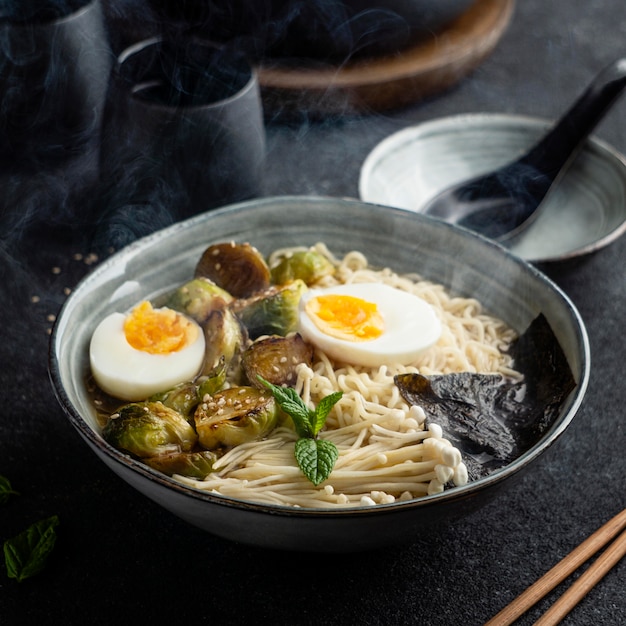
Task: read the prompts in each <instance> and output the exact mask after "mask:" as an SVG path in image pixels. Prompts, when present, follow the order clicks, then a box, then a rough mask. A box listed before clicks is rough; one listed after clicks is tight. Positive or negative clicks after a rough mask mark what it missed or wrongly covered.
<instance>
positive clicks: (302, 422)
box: [257, 375, 314, 437]
mask: <svg viewBox="0 0 626 626" xmlns="http://www.w3.org/2000/svg"><path fill="white" fill-rule="evenodd" d="M257 378H258V379H259V380H260V381H261V382H262V383H263V385H265V387H267V388H268V389H269V390H270V391H271V392H272V395H273V396H274V399H275V400H276V402H278V405H279V406H280V408H281V409H282V410H283V411H284V412H285V413H287V415H289V417H291V419H292V420H293V423H294V426H295V427H296V432H297V433H298V435H299V436H300V437H312V436H313V434H314V433H313V429H312V425H311V421H312V419H311V418H312V412H311V411H310V410H309V408H308V407H307V405H306V404H305V403H304V401H303V400H302V398H301V397H300V396H299V395H298V393H297V392H296V390H295V389H292V388H291V387H279V386H277V385H273V384H272V383H270V382H269V381H267V380H265V378H263V377H262V376H258V375H257Z"/></svg>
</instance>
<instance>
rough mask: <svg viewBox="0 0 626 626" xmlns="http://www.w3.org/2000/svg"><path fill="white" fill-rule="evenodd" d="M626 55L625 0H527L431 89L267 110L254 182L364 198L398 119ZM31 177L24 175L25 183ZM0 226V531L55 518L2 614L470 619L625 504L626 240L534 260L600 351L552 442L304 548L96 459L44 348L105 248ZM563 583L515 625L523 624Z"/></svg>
mask: <svg viewBox="0 0 626 626" xmlns="http://www.w3.org/2000/svg"><path fill="white" fill-rule="evenodd" d="M116 6H117V9H116V15H115V19H116V20H120V19H121V18H123V17H124V15H125V13H124V11H125V10H128V11H129V14H130V13H132V12H133V11H132V10H131V9H134V8H136V5H133V3H131V2H129V1H128V0H126V1H125V2H123V3H119V4H118V5H116ZM622 55H626V6H625V5H624V3H623V0H588V1H587V2H576V3H573V2H568V1H566V0H554V1H553V2H545V1H543V0H520V1H519V2H518V4H517V7H516V11H515V15H514V18H513V21H512V23H511V25H510V27H509V29H508V31H507V32H506V34H505V36H504V37H503V39H502V40H501V41H500V43H499V45H498V46H497V48H496V49H495V51H494V52H493V54H492V55H491V56H490V57H489V58H488V59H487V60H486V61H485V62H484V63H483V64H482V65H481V66H480V67H479V68H478V69H477V70H476V71H475V72H473V73H472V74H471V75H470V76H468V77H467V78H466V79H464V80H463V81H462V82H461V83H460V84H458V85H457V86H455V87H454V88H453V89H451V90H449V91H447V92H446V93H444V94H441V95H440V96H438V97H435V98H432V99H429V100H427V101H424V102H419V103H416V104H415V105H414V106H411V107H407V108H404V109H402V110H399V111H393V112H386V113H371V114H368V115H360V116H352V117H349V118H341V119H325V120H319V121H315V122H313V121H309V120H307V119H306V117H305V116H303V117H302V119H300V120H298V121H296V122H292V123H289V124H287V123H282V122H273V121H271V120H268V122H267V133H268V158H267V173H266V180H265V189H264V194H265V195H279V194H291V193H295V194H313V195H336V196H353V197H355V196H357V181H358V175H359V168H360V165H361V163H362V161H363V159H364V158H365V157H366V155H367V154H368V152H369V151H370V150H371V149H372V148H373V147H374V146H375V145H376V144H377V143H378V142H379V141H380V140H381V139H383V138H384V137H386V136H387V135H389V134H390V133H392V132H395V131H396V130H399V129H401V128H404V127H406V126H409V125H412V124H416V123H419V122H422V121H426V120H429V119H433V118H437V117H441V116H445V115H450V114H456V113H464V112H487V111H494V112H510V113H520V114H529V115H536V116H541V117H547V118H552V117H555V116H557V115H559V114H560V113H561V112H563V111H564V110H565V108H566V107H567V106H568V105H569V104H570V102H572V101H573V100H574V99H575V97H576V96H577V95H578V94H579V93H580V91H581V90H582V88H583V87H584V86H585V85H586V84H587V83H588V82H589V81H590V80H591V78H592V77H593V76H594V75H595V73H596V72H598V71H599V70H600V69H601V68H602V67H603V66H604V65H606V64H607V63H609V62H610V61H612V60H614V59H616V58H618V57H620V56H622ZM625 119H626V101H624V102H622V103H619V104H618V105H617V106H616V107H615V109H614V110H613V111H612V112H611V114H610V115H609V116H608V117H607V119H606V120H605V121H604V122H603V123H602V124H601V125H600V127H599V128H598V130H597V135H598V136H599V137H601V138H603V139H605V140H606V141H608V142H609V143H611V144H612V145H613V146H614V147H615V148H616V149H618V150H620V151H622V152H626V123H624V120H625ZM42 176H43V174H42ZM42 180H43V179H42V178H41V177H37V178H35V179H34V180H33V181H32V187H29V188H30V189H31V192H32V194H33V195H35V194H37V193H39V190H40V189H41V188H42V187H41V186H42V185H43V184H44V183H43V182H42ZM48 182H50V180H49V179H48ZM0 193H1V192H0ZM46 193H48V194H49V195H48V197H49V198H50V203H53V202H57V201H58V202H60V201H61V200H59V198H61V197H62V193H61V192H58V194H55V193H53V192H52V191H50V189H49V188H47V191H46V192H45V193H44V195H45V194H46ZM24 200H25V202H26V201H28V200H29V198H28V192H25V196H24ZM66 209H67V207H64V210H66ZM0 234H1V235H2V246H1V247H0V272H1V274H0V303H1V306H2V309H3V313H2V317H1V319H2V321H1V322H0V328H1V329H2V330H1V334H0V366H1V367H0V474H2V475H4V476H6V477H8V478H9V479H10V480H11V482H12V484H13V487H14V488H15V489H16V490H17V491H19V492H20V495H19V496H18V497H14V498H12V499H11V500H10V501H9V502H8V503H7V504H5V505H2V506H1V507H0V540H2V541H4V540H5V539H6V538H8V537H12V536H14V535H15V534H17V533H18V532H20V531H21V530H22V529H24V528H25V527H26V526H28V525H29V524H30V523H32V522H34V521H36V520H39V519H41V518H43V517H48V516H50V515H53V514H57V515H58V516H59V517H60V520H61V523H60V526H59V528H58V542H57V546H56V548H55V550H54V553H53V554H52V557H51V559H50V561H49V563H48V565H47V567H46V569H45V570H44V571H43V572H42V573H41V574H40V575H38V576H37V577H34V578H32V579H30V580H27V581H25V582H22V583H17V582H16V581H15V580H12V579H9V578H8V577H7V576H6V571H5V569H4V567H3V566H0V622H1V623H2V624H7V625H8V624H20V625H22V624H23V625H30V624H33V625H34V624H52V623H66V624H79V623H81V624H82V623H88V624H94V625H97V624H114V623H118V624H130V623H133V622H134V623H155V624H165V623H170V622H174V623H181V624H182V623H207V624H241V623H270V622H271V623H274V624H368V625H370V624H372V625H374V624H381V625H382V624H385V625H387V624H428V625H456V624H463V625H474V624H476V625H478V624H482V623H484V622H485V621H486V620H488V619H489V618H490V617H491V616H493V615H494V614H495V613H497V612H498V611H499V610H500V609H501V608H502V607H504V606H505V605H506V604H507V603H509V602H510V601H512V600H513V599H514V598H515V597H516V596H517V595H518V594H519V593H521V592H522V591H523V590H524V589H525V588H526V587H527V586H528V585H530V584H531V583H532V582H533V581H535V580H536V579H537V578H538V577H539V576H541V575H542V574H543V573H544V572H545V571H547V570H548V569H549V568H550V567H551V566H552V565H554V564H555V563H556V562H557V561H559V560H560V559H561V558H563V557H564V556H565V555H566V554H567V553H568V552H570V551H571V550H572V549H573V548H574V547H575V546H576V545H578V544H579V543H580V542H581V541H582V540H583V539H584V538H585V537H587V536H588V535H589V534H591V532H593V531H594V530H595V529H596V528H598V527H599V526H600V525H601V524H603V523H604V522H605V521H607V520H608V519H609V518H610V517H612V516H613V515H615V514H616V513H618V512H619V511H620V510H621V509H623V508H624V506H625V504H626V497H625V494H626V490H625V485H624V474H625V470H626V461H625V447H624V444H625V442H626V438H625V436H624V404H625V402H626V392H625V385H624V383H623V371H624V366H623V363H624V349H625V341H624V327H623V321H624V308H625V307H626V280H625V276H624V268H625V266H626V238H622V239H620V240H619V241H617V242H616V243H614V244H612V245H611V246H609V247H608V248H606V249H604V250H601V251H600V252H598V253H597V254H595V255H593V256H591V257H588V258H586V259H584V260H582V261H580V262H578V263H569V264H567V265H558V266H551V267H546V268H544V269H545V270H546V271H547V273H548V274H549V275H550V276H551V277H552V278H554V280H555V281H556V282H557V283H558V284H559V285H560V286H561V287H562V288H563V289H564V290H565V291H566V293H567V294H568V295H569V296H570V297H571V298H572V300H573V302H574V303H575V305H576V306H577V307H578V308H579V310H580V313H581V315H582V317H583V319H584V321H585V323H586V324H587V328H588V332H589V337H590V343H591V354H592V372H591V380H590V386H589V390H588V392H587V395H586V398H585V401H584V403H583V406H582V408H581V410H580V411H579V413H578V415H577V416H576V418H575V420H574V422H573V423H572V425H571V427H570V428H569V429H568V430H567V432H566V433H565V435H564V436H563V437H562V438H561V439H560V440H559V441H558V442H557V443H556V445H554V446H553V447H552V448H551V449H550V450H548V452H547V453H546V454H545V455H544V456H542V457H541V458H540V459H539V460H538V461H537V462H536V463H535V464H534V465H533V466H532V467H531V469H530V470H529V471H528V472H527V473H526V474H525V475H524V476H523V477H522V478H521V479H520V480H519V481H517V482H516V483H514V484H513V485H512V486H511V488H510V489H509V490H508V491H507V492H506V493H504V494H502V495H500V496H499V497H498V498H497V499H496V500H495V501H494V502H492V503H491V504H489V505H488V506H486V507H485V508H483V509H481V510H480V511H478V512H476V513H474V514H472V515H471V516H470V517H468V518H466V519H464V520H463V521H461V522H458V523H456V524H454V525H449V526H442V527H441V528H438V529H435V530H433V531H432V532H431V533H429V534H428V535H424V536H422V537H407V538H406V545H404V546H402V547H398V548H393V549H386V550H383V551H374V552H371V553H366V554H347V555H315V554H293V553H286V552H276V551H269V550H262V549H257V548H253V547H248V546H244V545H238V544H235V543H232V542H229V541H225V540H222V539H218V538H215V537H213V536H211V535H209V534H206V533H204V532H201V531H200V530H197V529H195V528H194V527H191V526H189V525H187V524H186V523H184V522H182V521H180V520H179V519H177V518H176V517H174V516H173V515H171V514H170V513H168V512H166V511H164V510H162V509H161V508H159V507H158V506H157V505H155V504H153V503H152V502H151V501H149V500H147V499H146V498H144V497H143V496H140V495H139V494H137V493H136V492H135V491H134V490H133V489H131V488H130V487H129V486H127V485H126V484H125V483H123V482H122V481H121V480H120V479H118V478H117V477H116V476H115V475H113V474H112V473H111V472H110V471H109V470H108V469H107V468H105V466H104V465H103V464H102V463H101V462H100V461H98V460H97V459H96V457H95V456H94V455H93V454H92V453H91V452H90V451H89V450H88V449H87V447H86V446H85V445H84V444H83V442H82V440H81V439H79V437H78V435H77V434H76V433H75V432H74V431H73V430H72V428H71V426H70V425H69V424H68V422H67V421H66V419H65V417H64V415H63V413H62V411H61V409H60V408H59V406H58V404H57V403H56V401H55V399H54V397H53V394H52V390H51V388H50V385H49V382H48V378H47V372H46V367H47V365H46V359H47V346H48V338H49V335H48V332H49V329H50V328H51V325H52V323H53V320H54V316H55V314H56V313H57V312H58V310H59V307H60V306H61V304H62V303H63V301H64V299H65V298H66V296H67V293H68V290H69V289H71V288H72V287H73V286H74V285H75V284H76V282H77V281H78V280H79V279H80V278H81V277H82V276H83V275H85V274H86V273H87V272H89V271H90V269H91V268H92V267H93V266H94V264H95V263H97V262H99V261H100V260H101V259H102V258H103V254H106V252H103V251H102V250H98V254H99V256H98V258H97V259H96V258H94V257H92V256H90V253H92V252H93V245H92V242H90V241H88V240H85V239H83V238H81V237H78V236H76V235H66V236H61V235H60V234H59V233H57V232H54V233H53V232H52V231H51V232H50V233H49V235H50V236H45V235H46V233H45V231H44V232H43V234H42V231H39V232H27V231H22V230H19V231H17V230H11V229H10V228H8V229H7V228H4V229H3V231H2V233H0ZM625 578H626V563H624V562H622V563H620V565H618V566H617V567H616V568H614V569H613V570H612V571H611V572H610V573H609V574H608V575H607V577H606V578H605V579H604V580H603V581H602V582H601V583H600V584H599V585H598V586H597V587H596V588H594V589H593V590H592V591H591V592H590V593H589V594H588V596H587V597H586V598H584V599H583V601H582V602H581V603H580V604H579V605H578V606H577V607H576V608H574V610H573V611H572V612H571V613H570V615H569V616H568V617H567V618H566V619H565V622H564V623H566V624H570V625H575V626H579V625H580V626H583V625H584V626H587V625H589V624H595V625H603V624H609V625H613V624H621V623H625V622H626V596H625V594H624V583H625ZM570 582H571V581H570ZM565 586H566V585H563V586H562V587H561V588H559V591H562V589H563V588H564V587H565ZM555 597H556V596H555V594H553V595H551V596H549V597H548V598H546V599H545V600H544V601H542V602H540V603H539V604H538V605H537V606H536V607H535V608H534V609H532V610H531V611H530V612H529V613H528V614H527V615H526V616H524V617H523V618H522V619H521V620H520V621H519V623H520V624H531V623H533V622H534V621H535V620H536V619H537V618H538V616H539V615H540V614H541V613H542V612H543V611H545V610H546V608H547V607H548V606H549V605H550V604H551V603H552V602H553V601H554V599H555Z"/></svg>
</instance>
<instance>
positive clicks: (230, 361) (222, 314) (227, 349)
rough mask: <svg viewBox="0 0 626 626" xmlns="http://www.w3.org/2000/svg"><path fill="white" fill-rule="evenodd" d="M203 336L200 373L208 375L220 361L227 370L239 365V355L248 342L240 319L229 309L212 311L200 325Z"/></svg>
mask: <svg viewBox="0 0 626 626" xmlns="http://www.w3.org/2000/svg"><path fill="white" fill-rule="evenodd" d="M202 326H203V328H204V337H205V359H204V367H203V369H202V374H207V375H210V374H211V373H212V372H214V371H215V368H216V367H217V366H218V364H219V363H220V361H223V362H224V364H225V366H226V369H227V370H229V369H230V370H231V371H233V370H235V369H236V368H237V367H238V366H239V357H240V355H241V352H242V351H243V350H244V349H245V347H246V344H247V342H248V334H247V332H246V329H245V327H244V326H243V324H242V323H241V320H240V319H239V318H238V317H237V316H236V315H235V314H234V313H233V312H232V311H231V310H230V309H224V310H220V311H213V313H211V315H209V317H208V319H207V320H206V322H205V323H204V324H203V325H202Z"/></svg>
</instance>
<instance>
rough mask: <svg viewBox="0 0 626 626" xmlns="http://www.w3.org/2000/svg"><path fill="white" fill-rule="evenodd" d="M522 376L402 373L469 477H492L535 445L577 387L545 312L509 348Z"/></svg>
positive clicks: (407, 394)
mask: <svg viewBox="0 0 626 626" xmlns="http://www.w3.org/2000/svg"><path fill="white" fill-rule="evenodd" d="M509 354H510V355H511V356H512V357H513V365H514V367H515V369H516V370H517V371H519V372H521V373H522V374H523V375H524V377H523V380H521V381H519V380H514V379H510V378H507V377H504V376H501V375H499V374H496V375H493V374H474V373H470V372H462V373H458V374H444V375H439V376H430V377H426V376H422V375H421V374H400V375H398V376H396V377H395V383H396V385H397V386H398V388H399V390H400V393H401V395H402V397H403V398H404V399H405V400H406V401H407V402H409V403H410V404H417V405H419V406H421V407H422V408H423V409H424V411H425V413H426V416H427V417H426V423H427V424H428V423H429V422H434V423H436V424H439V425H440V426H441V427H442V428H443V431H444V436H445V437H446V439H448V440H449V441H450V442H451V443H452V444H454V445H455V446H456V447H457V448H459V450H460V451H461V453H462V454H463V457H464V462H465V464H466V466H467V470H468V475H469V478H470V480H476V479H478V478H481V477H484V476H488V475H489V474H491V473H492V472H494V471H495V470H497V469H499V468H501V467H504V466H505V465H508V464H509V463H510V462H511V461H513V460H514V459H516V458H518V457H519V456H521V455H522V454H523V453H524V452H525V451H526V450H528V449H530V448H531V447H532V446H533V445H534V444H535V443H536V442H537V441H539V439H540V438H541V436H542V435H543V433H544V432H546V430H548V429H549V428H550V426H551V425H552V424H553V423H554V420H555V419H556V417H557V415H558V413H559V410H560V407H561V405H562V403H563V401H564V400H565V399H566V398H567V396H568V395H569V393H570V392H571V391H572V390H573V389H574V388H575V387H576V382H575V380H574V377H573V375H572V371H571V369H570V367H569V364H568V362H567V359H566V358H565V355H564V353H563V350H562V349H561V346H560V345H559V342H558V340H557V338H556V337H555V335H554V332H553V331H552V328H551V327H550V324H549V323H548V321H547V320H546V318H545V316H544V315H543V314H540V315H539V316H537V317H536V318H535V319H534V320H533V321H532V323H531V324H530V326H529V327H528V329H527V330H526V331H525V332H524V333H523V334H522V335H521V336H520V337H519V338H518V339H517V340H516V341H515V342H513V344H512V345H511V346H510V348H509Z"/></svg>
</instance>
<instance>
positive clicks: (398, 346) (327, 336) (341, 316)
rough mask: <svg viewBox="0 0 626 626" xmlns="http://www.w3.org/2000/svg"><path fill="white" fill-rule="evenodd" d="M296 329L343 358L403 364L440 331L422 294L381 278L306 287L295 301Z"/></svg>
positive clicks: (354, 361) (374, 363) (369, 364)
mask: <svg viewBox="0 0 626 626" xmlns="http://www.w3.org/2000/svg"><path fill="white" fill-rule="evenodd" d="M299 331H300V334H301V335H302V336H303V337H304V338H305V339H306V340H307V341H309V342H310V343H312V344H314V345H315V346H317V347H318V348H320V349H321V350H322V351H323V352H325V353H326V354H327V355H328V356H329V357H331V358H333V359H335V360H338V361H341V362H343V363H352V364H354V365H364V366H367V367H378V366H380V365H383V364H391V363H400V364H402V365H409V364H410V363H413V362H414V361H415V360H416V359H417V358H418V357H419V355H420V354H421V353H422V352H424V351H425V350H426V349H427V348H429V347H430V346H432V345H433V344H435V343H436V342H437V340H438V339H439V336H440V335H441V322H440V321H439V318H438V317H437V314H436V313H435V310H434V309H433V308H432V307H431V306H430V304H428V303H427V302H426V301H425V300H422V299H421V298H419V297H418V296H416V295H414V294H411V293H409V292H407V291H402V290H400V289H396V288H394V287H391V286H389V285H385V284H383V283H350V284H347V285H337V286H333V287H328V288H324V289H310V290H309V291H307V292H306V293H305V294H304V296H303V297H302V300H301V302H300V316H299Z"/></svg>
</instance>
